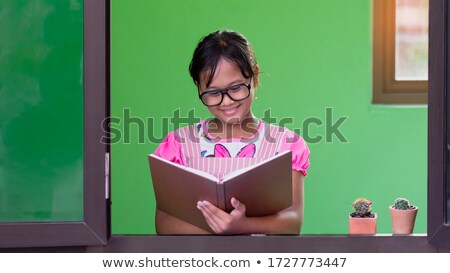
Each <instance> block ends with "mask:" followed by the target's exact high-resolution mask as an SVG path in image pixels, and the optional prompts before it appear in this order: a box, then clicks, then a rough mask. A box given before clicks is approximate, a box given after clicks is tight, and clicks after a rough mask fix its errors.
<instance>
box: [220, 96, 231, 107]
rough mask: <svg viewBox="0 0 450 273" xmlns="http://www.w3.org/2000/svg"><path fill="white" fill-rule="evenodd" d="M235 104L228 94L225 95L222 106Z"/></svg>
mask: <svg viewBox="0 0 450 273" xmlns="http://www.w3.org/2000/svg"><path fill="white" fill-rule="evenodd" d="M233 103H234V100H232V99H231V98H230V96H229V95H228V94H224V95H223V100H222V103H221V104H222V105H231V104H233Z"/></svg>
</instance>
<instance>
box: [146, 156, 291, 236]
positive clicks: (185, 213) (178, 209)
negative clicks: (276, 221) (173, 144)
mask: <svg viewBox="0 0 450 273" xmlns="http://www.w3.org/2000/svg"><path fill="white" fill-rule="evenodd" d="M148 160H149V164H150V171H151V176H152V181H153V189H154V192H155V197H156V204H157V207H158V209H160V210H161V211H163V212H165V213H168V214H170V215H172V216H175V217H177V218H179V219H181V220H183V221H186V222H188V223H191V224H193V225H196V226H198V227H200V228H202V229H204V230H209V231H210V230H211V229H210V228H209V226H208V224H207V223H206V221H205V219H204V217H203V214H202V213H201V212H200V211H199V210H198V209H197V202H198V201H201V200H207V201H209V202H211V203H212V204H214V205H215V206H217V207H219V208H220V209H222V210H224V211H227V212H231V211H232V210H233V206H232V205H231V198H232V197H235V198H236V199H238V200H239V201H241V202H242V203H243V204H245V206H246V216H248V217H254V216H266V215H271V214H274V213H277V212H279V211H281V210H283V209H286V208H288V207H290V206H291V205H292V152H291V151H286V152H284V153H280V154H278V155H276V156H274V157H272V158H269V159H267V160H265V161H262V162H260V163H257V164H255V165H253V166H250V167H246V168H242V169H239V170H236V171H234V172H231V173H229V174H227V175H225V176H224V177H223V179H222V180H219V179H218V178H216V177H215V176H213V175H211V174H209V173H206V172H202V171H199V170H196V169H193V168H189V167H186V166H182V165H179V164H176V163H173V162H170V161H167V160H165V159H163V158H161V157H158V156H155V155H153V154H150V155H148Z"/></svg>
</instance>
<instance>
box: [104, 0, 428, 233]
mask: <svg viewBox="0 0 450 273" xmlns="http://www.w3.org/2000/svg"><path fill="white" fill-rule="evenodd" d="M371 9H372V7H371V1H370V0H341V1H335V0H320V1H318V0H302V1H298V0H290V1H289V0H280V1H264V2H261V1H257V0H252V1H238V0H233V1H211V0H197V1H181V0H179V1H175V0H172V1H166V0H160V1H157V0H153V1H146V0H140V1H138V0H134V1H118V0H115V1H112V43H111V46H112V61H111V63H112V115H113V116H115V117H118V118H122V120H121V122H120V123H119V122H115V123H114V124H113V125H112V127H113V129H114V131H113V132H114V134H113V137H114V138H115V140H118V139H119V137H120V140H119V141H116V144H113V146H112V201H113V207H112V231H113V233H114V234H151V233H154V209H155V202H154V198H153V191H152V187H151V179H150V173H149V168H148V164H147V159H146V154H148V153H151V152H153V151H154V149H155V148H156V147H157V144H158V143H157V142H158V141H159V140H158V141H155V140H152V139H150V140H149V139H148V137H149V136H155V137H156V138H158V139H160V138H161V137H163V136H164V135H165V133H166V132H162V131H164V130H163V129H162V124H163V118H164V117H172V116H173V113H174V111H175V110H176V109H179V111H180V113H181V116H187V113H188V111H189V110H190V109H194V111H195V115H196V116H198V117H202V118H204V117H208V112H205V111H204V110H203V106H202V105H201V103H200V102H199V101H198V100H197V98H196V88H195V86H194V85H193V83H192V81H191V79H190V78H189V75H188V69H187V68H188V65H189V62H190V58H191V56H192V52H193V50H194V47H195V45H196V44H197V42H198V40H199V39H200V38H201V37H202V36H203V35H205V34H207V33H209V32H212V31H215V30H217V29H224V28H226V29H233V30H237V31H240V32H242V33H243V34H244V35H246V36H247V38H248V39H249V40H250V41H251V42H252V44H253V46H254V49H255V52H256V55H257V58H258V61H259V64H260V67H261V70H262V74H261V76H260V81H261V84H260V86H259V88H258V91H257V94H258V99H257V100H256V101H255V103H254V113H255V114H256V115H257V116H260V117H262V115H263V113H264V111H265V110H266V109H269V108H270V109H271V113H272V114H271V115H272V116H273V117H277V118H283V117H292V119H293V122H292V123H289V124H286V126H287V127H289V128H291V129H295V128H302V123H303V121H305V120H307V119H308V118H310V117H317V118H320V119H321V120H323V121H324V122H325V121H326V109H327V108H331V111H332V114H333V116H332V121H337V120H338V119H339V118H340V117H347V119H346V121H345V122H344V123H343V124H342V125H341V126H340V127H339V129H340V132H342V134H343V135H344V136H345V138H346V139H347V140H348V143H342V142H340V141H339V139H338V138H337V137H336V136H333V138H332V141H326V140H325V139H323V140H322V141H320V142H318V143H311V144H310V149H311V152H312V155H311V168H310V169H309V176H308V177H307V179H306V185H305V190H306V197H305V221H304V226H303V229H302V233H303V234H322V233H324V234H345V233H347V232H348V220H347V217H348V213H350V212H351V211H352V207H351V203H352V202H353V201H354V199H356V198H357V197H367V198H369V199H370V200H371V201H373V202H374V204H373V206H372V208H373V211H374V212H377V213H378V217H379V221H378V232H379V233H390V232H391V228H390V219H389V212H388V206H389V205H390V203H391V202H393V200H394V199H395V198H396V197H399V196H403V197H407V198H409V199H410V200H411V201H412V202H413V203H414V204H415V205H417V206H419V208H420V211H419V214H418V218H417V222H416V228H415V232H419V233H424V232H426V185H427V182H426V177H427V167H426V162H427V161H426V158H427V150H426V147H427V146H426V145H427V144H426V143H427V138H426V130H427V108H426V107H425V106H410V107H402V106H380V105H378V106H376V105H372V104H371V86H372V76H371V75H372V67H371V66H372V60H371V52H372V38H371ZM124 109H127V110H126V111H128V112H126V113H128V114H127V115H128V116H131V117H132V118H138V117H139V118H140V119H142V120H144V121H146V123H147V121H149V122H150V121H152V120H153V121H154V126H150V125H145V124H141V125H138V121H136V120H134V119H132V120H131V121H133V122H134V123H133V124H131V126H126V125H125V121H124V120H123V117H124V114H123V113H124ZM127 115H126V116H127ZM129 121H130V120H129ZM149 124H150V123H149ZM139 126H140V127H141V129H143V130H142V134H140V135H139V134H138V127H139ZM149 128H150V131H151V132H152V133H147V129H149ZM128 129H129V130H128ZM171 129H173V127H172V128H171ZM144 130H145V132H144ZM125 131H129V132H130V134H129V135H128V136H129V137H130V139H129V141H124V136H125ZM326 131H327V130H326V126H325V125H322V126H316V125H311V126H310V131H309V136H312V137H315V136H321V135H322V136H325V135H326ZM139 137H142V138H144V140H145V141H139ZM140 142H141V143H140Z"/></svg>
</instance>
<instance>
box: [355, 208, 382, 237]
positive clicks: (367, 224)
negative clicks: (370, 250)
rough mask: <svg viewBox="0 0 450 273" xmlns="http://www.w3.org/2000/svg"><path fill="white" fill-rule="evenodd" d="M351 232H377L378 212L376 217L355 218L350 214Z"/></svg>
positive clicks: (370, 233) (369, 233) (368, 233)
mask: <svg viewBox="0 0 450 273" xmlns="http://www.w3.org/2000/svg"><path fill="white" fill-rule="evenodd" d="M348 220H349V221H348V223H349V233H350V234H366V235H372V234H375V233H377V214H376V213H375V217H374V218H353V217H351V216H350V215H349V218H348Z"/></svg>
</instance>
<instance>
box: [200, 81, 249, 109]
mask: <svg viewBox="0 0 450 273" xmlns="http://www.w3.org/2000/svg"><path fill="white" fill-rule="evenodd" d="M252 80H253V77H252V78H250V82H249V83H248V84H245V83H240V84H236V85H232V86H229V87H227V88H224V89H216V90H210V91H206V92H203V93H202V94H199V95H198V98H199V99H200V101H201V102H202V103H203V104H204V105H205V106H207V107H214V106H218V105H220V104H221V103H222V102H223V97H224V95H227V96H228V97H229V98H230V99H231V100H232V101H243V100H245V99H247V98H248V97H250V93H251V92H250V90H251V88H252ZM237 86H245V87H247V89H248V95H247V96H246V97H245V98H243V99H240V100H235V99H233V98H232V97H231V96H230V94H228V90H230V89H231V88H233V87H237ZM217 92H219V93H220V94H221V95H222V98H221V99H220V102H219V103H217V104H214V105H207V104H206V103H205V102H204V101H203V99H202V97H203V96H204V95H206V94H211V93H217Z"/></svg>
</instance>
